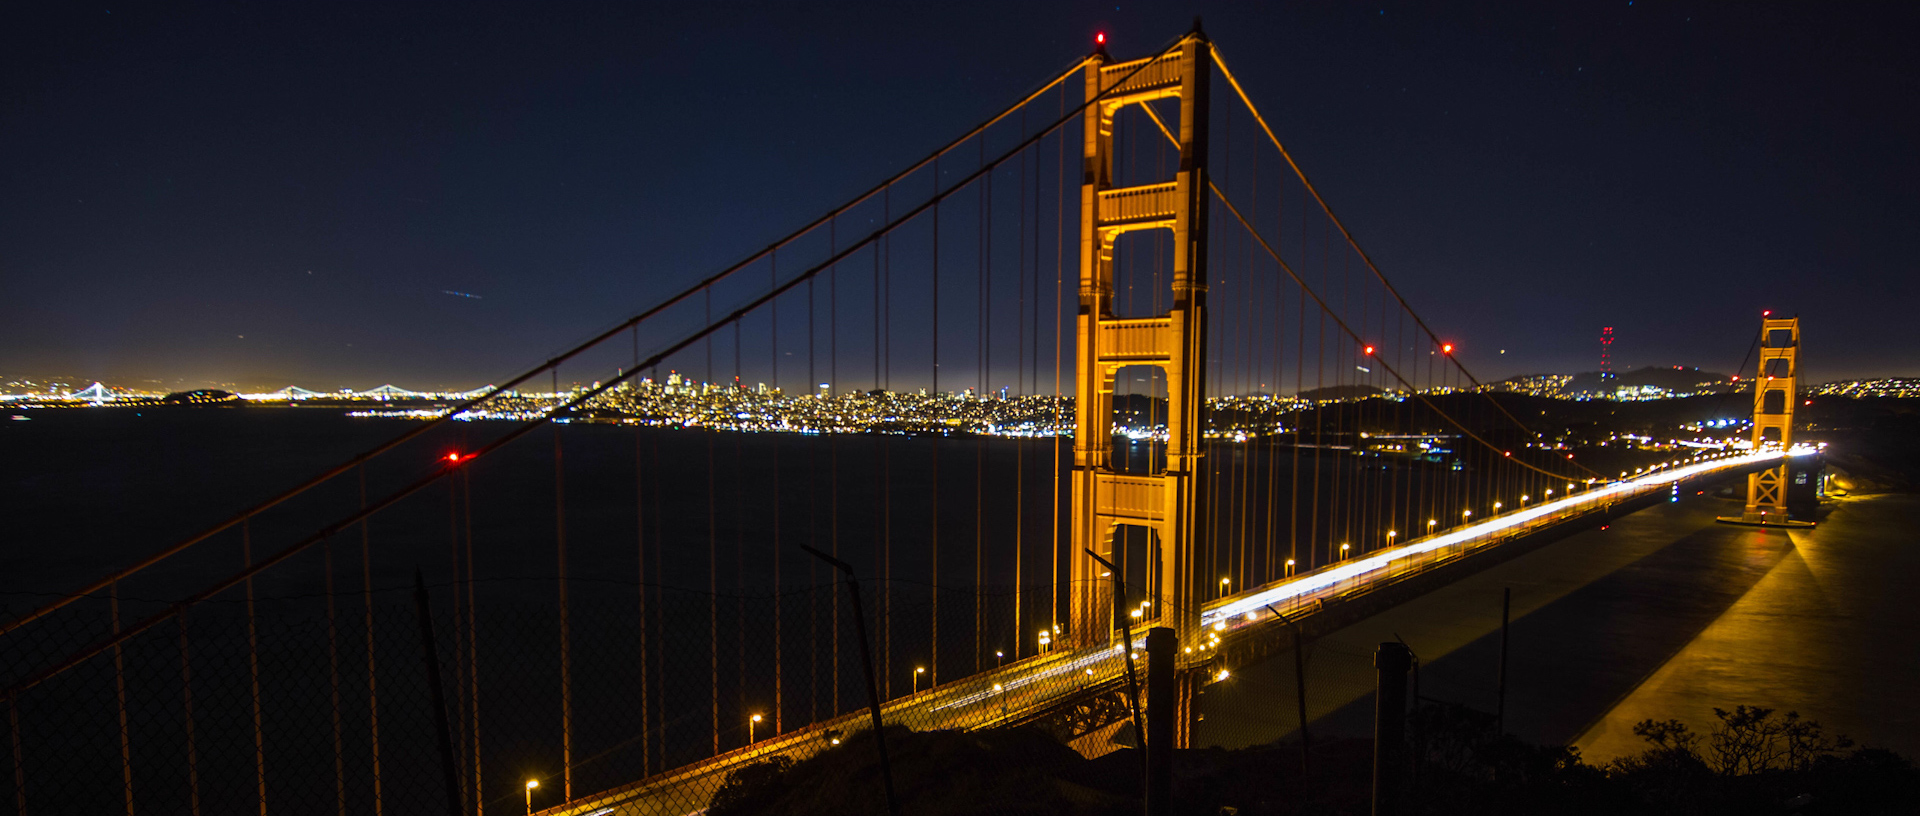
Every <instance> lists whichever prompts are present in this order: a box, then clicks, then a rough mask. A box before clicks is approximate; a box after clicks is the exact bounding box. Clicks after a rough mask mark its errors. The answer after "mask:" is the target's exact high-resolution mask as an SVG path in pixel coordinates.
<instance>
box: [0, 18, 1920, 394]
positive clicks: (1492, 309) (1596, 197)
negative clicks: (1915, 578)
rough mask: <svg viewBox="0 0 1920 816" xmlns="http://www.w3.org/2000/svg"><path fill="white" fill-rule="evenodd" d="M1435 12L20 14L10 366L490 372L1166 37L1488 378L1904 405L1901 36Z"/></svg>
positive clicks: (340, 373)
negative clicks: (1585, 376) (1775, 377)
mask: <svg viewBox="0 0 1920 816" xmlns="http://www.w3.org/2000/svg"><path fill="white" fill-rule="evenodd" d="M1429 5H1430V4H1418V5H1412V4H1405V5H1403V4H1388V5H1384V6H1382V5H1367V6H1359V5H1328V4H1311V5H1304V6H1295V5H1293V4H1280V3H1232V4H1198V5H1184V4H1151V5H1137V6H1136V5H1133V4H1125V3H1123V4H1121V5H1119V6H1114V5H1110V4H1109V5H1098V4H1089V3H1010V4H968V3H945V4H937V5H936V4H903V3H885V4H878V3H876V4H820V5H813V4H805V5H803V4H787V3H778V4H776V3H766V4H734V3H700V4H687V5H686V6H685V7H681V6H670V5H667V4H614V5H589V4H581V3H563V4H539V5H534V4H519V5H500V4H459V5H430V4H425V3H402V4H380V5H375V4H351V3H317V4H294V3H252V4H243V5H236V6H228V7H219V6H213V5H199V4H196V5H193V6H191V7H184V6H180V5H178V4H169V5H137V6H122V5H119V4H115V3H107V4H104V5H101V4H93V5H90V6H85V7H83V6H81V5H78V4H51V3H46V4H14V5H11V6H9V7H8V9H7V10H6V12H5V19H4V24H0V155H4V156H5V157H6V158H5V162H4V164H3V165H0V168H4V169H0V377H15V376H23V375H25V376H35V375H37V376H51V375H67V376H72V377H79V378H87V379H106V380H109V381H119V382H123V383H126V384H137V383H138V381H140V380H166V381H167V384H168V385H175V386H177V385H194V384H201V383H238V384H242V385H247V386H258V385H269V384H272V385H278V384H283V383H286V382H298V383H301V384H304V385H308V386H310V387H335V386H341V385H351V386H356V387H366V386H370V385H375V384H378V383H379V382H384V381H394V382H399V383H402V384H407V385H413V386H416V387H428V386H440V385H445V386H468V385H474V384H478V383H482V382H487V381H492V380H498V379H500V378H502V377H504V376H506V374H507V373H508V372H510V371H513V370H517V369H519V368H521V367H523V366H524V365H525V364H527V363H529V362H533V361H536V360H539V359H544V358H545V356H546V355H547V354H549V353H550V352H552V351H554V350H556V349H558V348H561V347H563V346H564V345H566V344H567V343H569V342H570V341H573V340H577V339H579V338H581V337H582V336H584V335H586V334H587V333H589V332H590V331H591V330H593V329H596V328H599V327H601V326H604V325H606V324H608V323H609V322H611V321H613V320H615V319H618V318H620V317H623V316H625V315H627V314H629V313H632V312H634V311H637V310H638V309H639V308H641V307H643V306H645V305H647V304H649V303H651V302H652V301H654V300H655V299H657V298H658V297H660V296H661V295H663V294H665V293H666V292H668V291H670V290H674V289H677V288H679V287H680V286H682V285H684V284H685V283H687V282H689V281H691V280H693V279H695V278H697V277H699V276H701V275H704V274H707V273H710V272H712V271H713V270H715V269H718V268H720V267H721V266H724V265H725V264H726V263H727V262H729V261H731V260H734V259H736V258H738V257H740V256H742V255H744V254H746V253H747V252H749V251H750V250H751V249H753V248H757V247H760V246H764V245H765V244H766V243H767V241H769V240H770V239H772V238H774V237H776V236H778V235H780V234H783V233H785V232H786V231H788V230H790V229H792V228H793V227H795V226H798V225H799V224H801V223H803V222H805V221H807V220H809V219H810V218H811V217H812V216H814V215H816V214H818V213H819V212H822V211H824V210H825V209H827V208H828V207H829V206H831V205H833V204H835V203H838V202H840V201H842V200H844V199H846V198H847V197H849V196H850V195H852V194H854V193H856V192H859V191H861V190H863V189H865V188H867V187H868V186H870V185H871V184H873V183H874V182H876V181H878V180H879V179H881V178H883V177H885V176H887V175H889V174H890V173H892V172H893V171H895V170H897V169H899V168H901V167H903V166H904V165H906V164H907V163H909V162H911V161H913V160H915V159H918V158H920V157H921V156H924V155H925V154H926V153H927V152H928V151H929V150H930V149H932V148H934V147H936V146H938V145H939V144H941V143H943V142H944V141H946V140H947V139H949V138H951V137H952V136H954V135H957V134H958V133H959V132H961V131H962V130H963V129H964V128H966V127H968V126H970V125H972V124H974V123H976V122H978V121H979V120H980V119H981V118H983V117H984V116H986V115H987V114H989V113H991V112H993V111H994V110H996V109H998V108H999V107H1001V106H1003V105H1005V104H1007V103H1008V102H1010V101H1012V100H1013V99H1014V98H1017V96H1018V95H1019V94H1020V93H1022V92H1023V91H1025V90H1027V89H1029V88H1030V87H1032V85H1034V84H1035V83H1036V82H1038V81H1041V80H1043V79H1045V78H1046V77H1047V76H1048V75H1049V74H1050V73H1051V72H1053V71H1055V70H1057V69H1059V68H1060V67H1062V66H1063V65H1066V64H1068V63H1069V62H1071V61H1072V60H1073V59H1074V58H1075V57H1077V56H1078V55H1080V54H1082V53H1084V52H1085V51H1086V50H1087V49H1088V46H1089V40H1090V38H1091V35H1092V33H1093V32H1094V31H1096V30H1104V31H1107V32H1109V42H1110V46H1111V48H1112V50H1113V52H1114V53H1115V55H1116V56H1119V57H1123V58H1124V57H1129V56H1135V55H1139V54H1142V53H1145V52H1146V51H1148V50H1149V49H1152V48H1155V47H1157V46H1159V45H1161V44H1163V43H1164V42H1166V41H1167V40H1168V39H1169V38H1171V37H1173V36H1175V35H1177V34H1179V33H1180V32H1182V31H1185V30H1186V29H1187V28H1188V27H1189V26H1190V24H1191V18H1192V16H1193V14H1194V13H1195V12H1199V13H1202V14H1204V15H1205V19H1206V25H1207V29H1208V31H1209V33H1211V34H1212V36H1213V38H1214V40H1215V42H1216V43H1217V44H1218V45H1219V46H1220V48H1221V49H1222V52H1223V53H1224V54H1225V55H1226V56H1227V58H1228V59H1229V61H1230V63H1231V64H1232V65H1233V67H1234V70H1235V72H1236V73H1237V74H1238V75H1239V76H1240V78H1241V79H1242V80H1243V81H1244V82H1246V83H1247V84H1248V85H1249V86H1250V90H1251V91H1252V92H1253V93H1254V95H1255V97H1256V101H1258V102H1259V103H1260V104H1261V105H1262V107H1263V108H1264V110H1265V111H1266V112H1267V113H1268V115H1269V116H1270V117H1272V118H1273V120H1274V123H1275V125H1276V127H1277V129H1278V130H1279V132H1280V136H1281V138H1282V139H1284V140H1286V141H1287V142H1288V144H1289V147H1290V149H1291V150H1292V151H1293V152H1294V155H1295V156H1296V157H1297V158H1299V159H1300V161H1301V162H1302V163H1303V165H1304V166H1305V168H1306V170H1307V171H1308V173H1309V174H1310V175H1311V176H1312V177H1313V179H1314V181H1315V182H1316V183H1317V184H1318V185H1319V186H1320V187H1321V189H1322V191H1323V192H1324V193H1326V194H1327V195H1328V197H1329V198H1330V199H1331V201H1332V203H1333V205H1334V207H1335V208H1336V210H1337V211H1338V212H1339V213H1340V214H1341V216H1342V217H1343V218H1344V219H1345V220H1346V221H1347V223H1348V225H1349V226H1350V227H1351V228H1352V229H1353V230H1354V232H1355V233H1356V234H1357V235H1358V236H1359V237H1360V239H1361V241H1362V243H1363V245H1364V246H1365V247H1366V248H1367V249H1368V250H1369V252H1370V253H1371V254H1372V255H1373V257H1374V258H1375V259H1376V260H1377V261H1378V262H1379V263H1380V264H1381V266H1382V267H1383V268H1384V269H1385V271H1386V272H1387V274H1388V275H1390V276H1391V277H1392V278H1393V279H1394V280H1395V282H1396V283H1397V284H1398V285H1399V286H1400V287H1401V288H1402V290H1403V291H1404V292H1405V293H1406V294H1407V295H1408V297H1409V299H1410V300H1412V302H1413V303H1414V304H1415V306H1416V307H1417V308H1418V309H1420V310H1421V312H1422V313H1423V314H1424V315H1426V316H1427V318H1428V319H1429V321H1430V322H1431V323H1433V324H1435V325H1436V327H1438V328H1441V329H1442V331H1443V332H1447V333H1450V334H1452V335H1454V336H1457V337H1458V338H1460V341H1461V342H1462V345H1463V350H1464V353H1465V354H1466V355H1467V356H1466V359H1467V361H1468V363H1469V364H1470V365H1472V366H1473V367H1474V368H1475V369H1476V371H1477V373H1480V374H1481V375H1482V376H1483V377H1487V376H1491V377H1500V376H1507V375H1510V374H1516V373H1524V372H1532V371H1575V370H1589V369H1592V368H1594V367H1595V365H1596V358H1597V345H1596V342H1595V336H1596V335H1597V333H1598V330H1599V328H1600V326H1602V325H1611V326H1614V327H1615V330H1616V333H1617V336H1618V338H1619V339H1618V341H1617V343H1616V345H1615V346H1614V351H1615V359H1616V361H1617V362H1616V367H1624V366H1626V365H1635V366H1639V365H1671V364H1687V365H1698V366H1702V367H1706V368H1715V369H1720V370H1726V369H1730V368H1731V367H1732V366H1733V365H1734V364H1735V363H1737V362H1738V361H1739V359H1740V357H1741V354H1742V352H1744V351H1745V349H1746V345H1747V341H1748V340H1749V339H1750V338H1751V335H1752V332H1753V330H1754V328H1755V324H1754V322H1753V321H1754V320H1755V319H1756V317H1757V313H1758V311H1759V310H1760V309H1762V308H1773V309H1776V310H1780V311H1786V312H1798V313H1799V314H1801V315H1802V316H1803V317H1804V318H1806V322H1805V332H1806V342H1807V357H1806V362H1805V375H1806V376H1807V377H1809V378H1811V379H1814V380H1825V379H1834V378H1840V377H1850V376H1858V375H1874V374H1904V375H1920V353H1917V352H1920V340H1916V335H1915V334H1914V333H1913V332H1912V331H1911V330H1910V328H1909V326H1910V324H1911V323H1912V320H1913V318H1912V312H1913V311H1914V309H1915V308H1916V305H1920V274H1916V273H1915V271H1914V259H1916V258H1920V226H1917V225H1916V216H1920V193H1916V191H1917V190H1920V168H1916V158H1915V156H1916V154H1915V148H1914V146H1915V145H1916V144H1920V113H1916V111H1920V104H1917V103H1920V99H1917V98H1916V97H1917V96H1920V95H1917V94H1916V92H1915V91H1916V87H1915V86H1916V81H1920V80H1917V79H1916V78H1917V77H1920V72H1917V70H1916V69H1920V65H1917V64H1916V63H1917V62H1920V58H1916V56H1915V54H1916V53H1917V52H1920V49H1916V48H1914V47H1913V44H1912V42H1911V41H1910V40H1909V39H1908V38H1909V37H1910V35H1911V34H1912V33H1913V32H1915V31H1920V25H1917V24H1920V16H1916V14H1915V13H1914V12H1913V11H1911V10H1909V8H1910V7H1907V6H1905V5H1904V4H1892V3H1875V4H1866V5H1858V6H1850V5H1839V4H1825V3H1823V4H1805V5H1803V6H1801V7H1797V8H1782V7H1757V6H1754V4H1738V5H1735V4H1704V3H1703V4H1685V3H1663V2H1636V3H1628V2H1626V0H1619V2H1609V3H1585V4H1576V5H1571V6H1566V5H1564V4H1554V7H1552V8H1542V7H1541V6H1542V5H1543V4H1512V5H1499V4H1491V3H1478V4H1468V5H1459V6H1455V7H1451V8H1445V9H1442V8H1433V7H1429ZM448 290H451V291H455V292H467V293H473V294H478V295H480V296H481V297H480V298H478V299H475V298H463V297H456V296H452V295H448V294H444V292H445V291H448ZM1498 349H1506V350H1507V353H1506V354H1505V355H1499V354H1498V353H1497V350H1498Z"/></svg>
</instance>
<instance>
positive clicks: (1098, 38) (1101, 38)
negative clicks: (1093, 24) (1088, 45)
mask: <svg viewBox="0 0 1920 816" xmlns="http://www.w3.org/2000/svg"><path fill="white" fill-rule="evenodd" d="M1093 44H1094V45H1106V44H1107V32H1105V31H1101V32H1098V33H1095V34H1094V35H1093Z"/></svg>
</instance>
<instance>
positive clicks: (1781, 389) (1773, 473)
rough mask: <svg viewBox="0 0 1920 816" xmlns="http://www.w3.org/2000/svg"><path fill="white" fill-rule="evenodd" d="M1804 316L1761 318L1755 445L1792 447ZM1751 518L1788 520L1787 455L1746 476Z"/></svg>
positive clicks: (1750, 520) (1744, 518)
mask: <svg viewBox="0 0 1920 816" xmlns="http://www.w3.org/2000/svg"><path fill="white" fill-rule="evenodd" d="M1799 379H1800V318H1798V317H1788V318H1775V317H1773V316H1772V313H1768V314H1767V315H1765V316H1763V317H1762V318H1761V320H1760V376H1758V377H1756V378H1755V379H1754V381H1753V448H1754V450H1760V449H1761V448H1763V447H1770V446H1778V447H1779V448H1780V449H1781V450H1786V449H1788V448H1791V447H1793V403H1794V399H1795V395H1796V394H1798V393H1799V391H1798V389H1797V388H1795V384H1796V383H1798V382H1799ZM1741 520H1742V521H1744V522H1746V523H1749V524H1755V523H1762V522H1772V523H1779V524H1785V523H1786V522H1787V460H1786V459H1781V460H1780V464H1778V465H1776V466H1774V467H1770V468H1767V469H1766V470H1762V471H1760V472H1758V473H1753V474H1749V475H1748V476H1747V509H1746V513H1745V514H1744V515H1742V516H1741Z"/></svg>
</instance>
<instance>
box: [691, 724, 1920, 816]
mask: <svg viewBox="0 0 1920 816" xmlns="http://www.w3.org/2000/svg"><path fill="white" fill-rule="evenodd" d="M1717 720H1718V721H1717V722H1715V723H1712V724H1711V726H1709V727H1704V728H1702V729H1701V730H1698V731H1696V730H1695V729H1694V727H1693V726H1690V725H1688V724H1685V723H1680V722H1678V721H1674V720H1667V721H1653V720H1649V721H1646V722H1643V723H1641V724H1640V726H1639V727H1637V728H1636V729H1635V731H1636V733H1639V734H1640V735H1641V736H1642V737H1643V739H1645V741H1646V749H1645V750H1644V751H1643V752H1641V753H1639V754H1637V755H1633V756H1629V757H1623V758H1621V759H1617V760H1614V761H1612V762H1609V763H1607V764H1605V765H1601V766H1596V765H1589V764H1587V763H1586V762H1585V761H1583V760H1582V758H1581V757H1580V754H1579V751H1578V750H1577V749H1573V748H1565V747H1559V746H1538V745H1529V744H1526V743H1524V742H1521V741H1519V740H1517V739H1514V738H1513V737H1511V736H1508V735H1503V734H1501V733H1499V732H1498V730H1497V729H1496V728H1495V727H1494V721H1493V717H1492V716H1491V715H1488V714H1484V713H1481V712H1477V711H1473V710H1471V709H1466V708H1462V707H1458V706H1443V705H1427V706H1423V707H1421V708H1420V709H1418V710H1416V711H1414V712H1412V713H1411V714H1410V715H1409V722H1408V725H1409V729H1408V742H1409V745H1408V747H1409V749H1410V751H1409V754H1408V756H1409V758H1410V759H1409V762H1408V764H1407V766H1406V768H1405V771H1406V774H1407V786H1408V806H1407V807H1406V809H1405V810H1404V812H1406V813H1414V814H1547V813H1551V814H1595V816H1599V815H1600V814H1688V815H1690V816H1691V815H1693V814H1698V815H1700V816H1710V815H1712V814H1756V813H1781V814H1807V815H1808V816H1812V814H1862V815H1867V816H1871V815H1872V814H1911V813H1915V812H1920V771H1916V770H1915V768H1914V766H1913V764H1912V762H1911V761H1909V760H1908V759H1906V758H1904V757H1902V756H1900V755H1898V754H1895V753H1892V752H1890V751H1885V750H1880V749H1875V748H1860V747H1856V746H1854V745H1852V743H1851V742H1850V741H1849V740H1847V739H1846V738H1845V737H1843V736H1838V735H1831V734H1827V733H1826V732H1825V730H1824V729H1822V728H1821V727H1820V725H1819V724H1818V723H1814V722H1810V721H1807V720H1803V719H1801V718H1800V717H1799V716H1798V715H1797V714H1793V713H1791V712H1788V713H1782V712H1778V711H1774V710H1771V709H1764V708H1751V707H1746V706H1737V707H1735V708H1734V709H1733V710H1731V711H1725V710H1722V711H1718V712H1717ZM1694 725H1704V724H1694ZM886 740H887V748H888V751H889V755H890V757H891V758H892V768H893V775H894V780H895V786H896V789H897V790H898V792H899V798H900V802H899V809H900V812H901V813H913V814H931V815H933V816H961V815H962V814H983V815H984V814H1036V816H1037V814H1077V815H1084V816H1096V815H1098V816H1106V815H1107V814H1112V816H1122V814H1126V815H1127V816H1131V815H1132V814H1138V813H1139V812H1140V807H1141V805H1140V795H1141V793H1140V780H1141V779H1142V772H1141V765H1140V756H1139V754H1138V753H1136V752H1134V751H1131V750H1122V751H1118V752H1115V753H1112V754H1108V755H1106V756H1104V757H1101V758H1099V759H1094V760H1087V759H1083V758H1082V757H1080V755H1079V754H1076V753H1074V752H1073V751H1072V750H1071V749H1069V748H1066V747H1065V746H1062V745H1061V744H1060V743H1058V742H1056V741H1055V740H1054V739H1053V738H1052V737H1050V736H1048V735H1047V734H1046V733H1044V732H1042V731H1039V730H1037V729H1027V728H1020V729H1007V730H998V731H983V732H975V733H960V732H911V731H908V730H906V729H901V728H896V729H890V730H889V731H888V732H887V737H886ZM1372 753H1373V745H1372V742H1371V741H1369V740H1356V739H1344V740H1331V741H1325V742H1322V743H1316V744H1315V745H1314V746H1313V749H1312V751H1311V753H1310V755H1308V756H1305V757H1303V756H1302V752H1301V749H1300V745H1299V743H1285V744H1275V745H1269V746H1262V747H1257V748H1248V749H1243V750H1234V751H1229V750H1220V749H1211V750H1197V751H1183V752H1179V753H1178V754H1176V756H1175V762H1174V805H1173V812H1174V813H1176V814H1190V815H1192V816H1199V815H1200V814H1206V815H1207V816H1213V815H1214V814H1236V816H1256V815H1262V816H1264V815H1265V814H1274V815H1275V816H1278V815H1280V814H1310V813H1311V814H1367V813H1370V812H1371V806H1372V805H1371V798H1370V797H1371V784H1372V773H1373V771H1372ZM1303 760H1304V762H1305V764H1306V769H1305V772H1304V773H1303V769H1302V765H1303ZM886 812H887V808H886V801H885V796H884V793H883V789H882V785H881V776H880V768H879V761H878V755H877V753H876V752H875V751H874V746H873V743H872V741H871V740H869V739H864V738H857V737H856V738H853V739H849V740H848V741H847V742H846V743H845V744H843V745H840V746H837V747H835V748H834V749H832V750H829V751H826V752H824V753H821V754H819V755H817V756H814V757H812V758H810V759H807V760H805V761H802V762H797V763H795V762H791V761H789V760H787V759H786V758H785V757H776V758H774V759H772V760H770V761H768V762H763V763H759V764H756V765H753V766H749V767H747V768H743V769H741V770H739V771H737V772H735V773H734V774H733V775H732V777H730V778H729V780H728V782H727V785H726V787H725V788H724V789H723V790H721V791H720V793H718V794H717V795H716V796H715V797H714V800H713V803H712V806H711V808H710V809H709V810H708V813H709V814H710V816H748V815H749V814H773V813H779V814H795V815H796V816H810V815H811V814H819V815H820V816H828V814H834V815H835V816H839V815H840V814H882V813H886Z"/></svg>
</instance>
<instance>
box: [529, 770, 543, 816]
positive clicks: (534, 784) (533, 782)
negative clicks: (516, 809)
mask: <svg viewBox="0 0 1920 816" xmlns="http://www.w3.org/2000/svg"><path fill="white" fill-rule="evenodd" d="M537 787H540V780H538V779H529V780H527V816H533V789H534V788H537Z"/></svg>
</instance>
